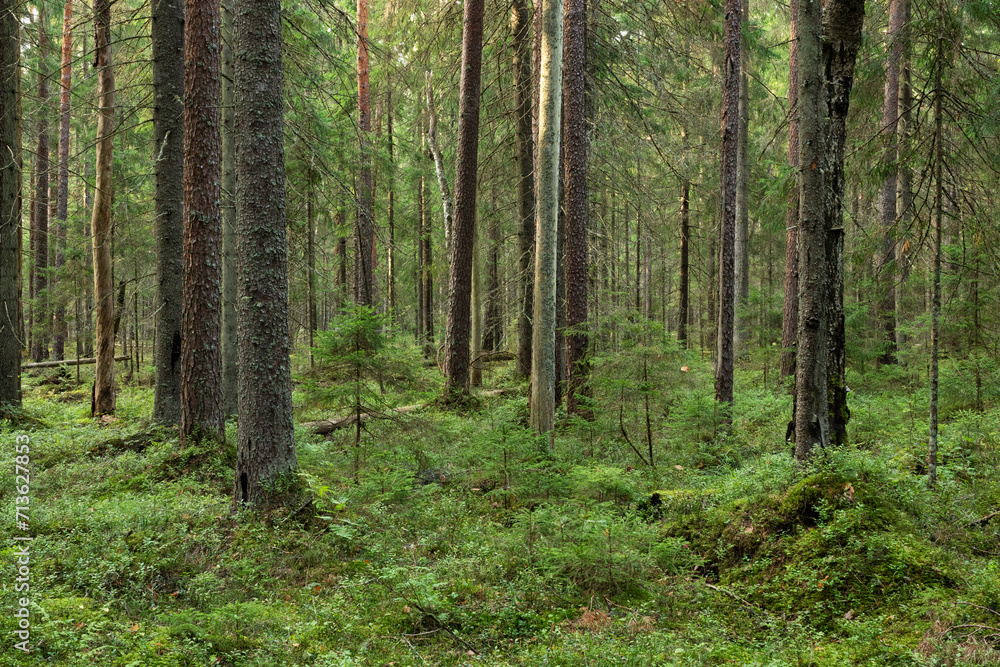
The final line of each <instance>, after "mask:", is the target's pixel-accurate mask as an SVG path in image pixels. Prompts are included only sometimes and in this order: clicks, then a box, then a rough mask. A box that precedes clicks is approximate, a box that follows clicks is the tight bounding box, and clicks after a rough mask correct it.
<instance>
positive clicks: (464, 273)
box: [444, 0, 483, 402]
mask: <svg viewBox="0 0 1000 667" xmlns="http://www.w3.org/2000/svg"><path fill="white" fill-rule="evenodd" d="M482 59H483V0H466V3H465V20H464V26H463V29H462V77H461V82H460V84H459V107H458V157H457V159H456V161H455V228H454V230H453V231H454V238H453V239H452V248H451V268H450V272H449V275H448V287H449V289H448V293H449V298H448V319H447V330H446V332H445V372H446V374H447V381H446V384H445V390H444V395H445V399H446V400H447V401H448V402H455V401H458V400H460V399H461V398H462V396H463V395H465V394H466V393H468V391H469V343H470V335H471V334H470V330H469V327H470V324H471V312H470V309H471V306H472V293H471V283H472V261H473V257H472V251H473V244H474V243H475V241H474V236H475V225H476V181H477V178H478V175H479V89H480V81H479V80H480V75H481V72H482ZM477 315H478V314H477Z"/></svg>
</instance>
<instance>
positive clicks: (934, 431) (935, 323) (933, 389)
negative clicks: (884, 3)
mask: <svg viewBox="0 0 1000 667" xmlns="http://www.w3.org/2000/svg"><path fill="white" fill-rule="evenodd" d="M937 14H938V16H937V31H938V34H937V44H936V49H935V51H936V53H935V55H936V58H935V60H936V62H935V63H934V279H933V282H934V296H933V300H932V302H931V378H930V416H929V429H928V430H929V433H928V438H927V473H928V474H927V483H928V484H929V485H930V486H931V487H933V486H934V485H935V484H936V483H937V464H938V460H937V459H938V456H937V454H938V365H939V359H940V354H941V351H940V348H941V229H942V226H943V223H944V213H943V212H944V178H943V172H944V155H943V153H944V151H943V144H944V127H943V125H944V123H943V116H942V111H941V98H942V97H943V96H944V88H943V86H942V80H943V70H944V0H940V1H939V2H938V7H937Z"/></svg>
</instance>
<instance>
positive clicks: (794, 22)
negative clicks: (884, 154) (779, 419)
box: [780, 0, 799, 378]
mask: <svg viewBox="0 0 1000 667" xmlns="http://www.w3.org/2000/svg"><path fill="white" fill-rule="evenodd" d="M798 11H799V0H791V2H790V13H791V37H790V40H789V43H788V49H789V54H788V166H790V167H791V168H792V173H794V174H796V181H795V185H794V186H793V187H792V188H791V190H790V191H789V193H788V209H787V213H786V214H785V299H784V309H783V313H782V318H781V374H780V377H783V378H784V377H788V376H790V375H793V374H794V373H795V334H796V330H797V328H798V322H799V253H798V247H797V246H798V231H799V186H798V178H797V176H798V169H797V167H798V165H799V108H798V106H799V105H798V99H799V17H798Z"/></svg>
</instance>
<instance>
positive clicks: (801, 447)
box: [794, 0, 829, 460]
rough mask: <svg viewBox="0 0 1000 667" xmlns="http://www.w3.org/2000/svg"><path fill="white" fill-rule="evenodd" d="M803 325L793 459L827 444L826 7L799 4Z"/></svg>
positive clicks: (810, 1) (814, 0)
mask: <svg viewBox="0 0 1000 667" xmlns="http://www.w3.org/2000/svg"><path fill="white" fill-rule="evenodd" d="M798 25H799V95H798V111H799V113H798V116H799V231H798V258H799V259H798V262H799V320H798V331H797V334H796V340H797V345H796V359H795V395H794V398H795V415H794V429H795V457H796V458H797V459H799V460H805V459H807V458H809V457H810V456H811V454H812V450H813V447H814V446H815V445H816V444H817V443H820V444H821V445H823V446H825V445H826V444H827V443H828V442H829V423H828V416H827V402H826V379H827V378H826V369H827V316H828V313H827V307H826V306H827V304H826V236H827V234H826V224H825V216H824V203H825V199H824V191H823V188H824V181H823V173H824V171H825V168H826V166H825V163H824V160H825V157H826V152H825V150H824V148H823V145H824V139H825V136H824V132H823V70H822V67H821V59H820V56H821V49H822V38H821V35H822V8H821V7H820V0H799V7H798Z"/></svg>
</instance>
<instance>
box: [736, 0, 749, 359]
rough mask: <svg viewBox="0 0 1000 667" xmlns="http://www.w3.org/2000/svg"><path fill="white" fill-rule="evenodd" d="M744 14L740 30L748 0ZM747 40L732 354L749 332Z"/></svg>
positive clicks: (745, 8)
mask: <svg viewBox="0 0 1000 667" xmlns="http://www.w3.org/2000/svg"><path fill="white" fill-rule="evenodd" d="M741 2H742V4H743V16H742V20H741V26H742V27H743V30H742V31H741V32H743V31H747V30H749V29H750V27H749V25H750V0H741ZM748 51H749V49H747V45H746V40H741V42H740V100H739V129H738V134H737V142H736V143H737V149H736V240H735V244H736V245H735V249H736V265H735V269H734V271H735V276H736V320H735V340H734V341H733V350H734V353H735V354H737V355H739V354H743V353H744V352H745V351H746V349H745V348H746V345H747V337H748V336H749V335H750V325H749V322H748V321H747V318H746V316H744V317H740V316H739V311H741V310H745V309H746V308H747V305H748V301H749V300H750V210H749V203H750V198H749V195H750V146H749V133H750V132H749V131H750V84H749V78H748V77H747V60H748V58H747V54H748Z"/></svg>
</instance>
